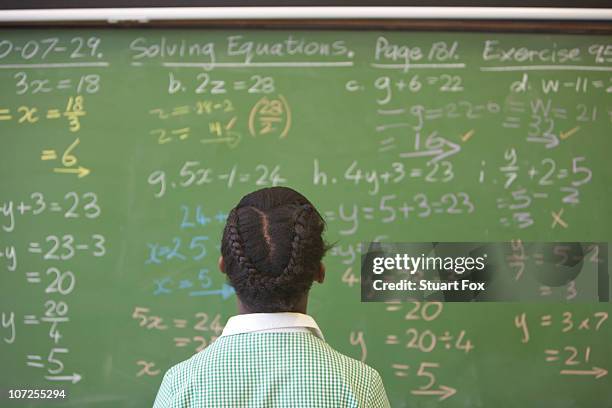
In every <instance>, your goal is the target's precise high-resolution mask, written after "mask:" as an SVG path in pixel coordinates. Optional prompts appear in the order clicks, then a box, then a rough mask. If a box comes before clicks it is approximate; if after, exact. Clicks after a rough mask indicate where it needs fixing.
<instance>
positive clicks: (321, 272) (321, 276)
mask: <svg viewBox="0 0 612 408" xmlns="http://www.w3.org/2000/svg"><path fill="white" fill-rule="evenodd" d="M314 280H315V281H317V282H319V283H323V281H324V280H325V264H324V263H323V262H321V264H320V265H319V271H318V273H317V274H316V275H315V279H314Z"/></svg>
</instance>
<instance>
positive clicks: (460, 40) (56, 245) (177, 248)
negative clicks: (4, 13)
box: [0, 28, 612, 408]
mask: <svg viewBox="0 0 612 408" xmlns="http://www.w3.org/2000/svg"><path fill="white" fill-rule="evenodd" d="M611 92H612V41H611V40H610V37H604V36H591V35H575V36H570V35H548V34H546V35H545V34H537V35H535V34H501V33H479V34H476V33H444V32H441V33H434V32H427V33H425V32H423V33H419V32H391V31H385V32H374V31H369V32H365V31H364V32H359V31H340V30H339V31H303V32H296V31H265V30H251V31H238V30H229V29H228V30H199V29H184V30H179V29H151V30H137V29H97V30H94V29H85V28H83V29H79V30H59V29H53V30H50V29H49V30H45V29H36V30H35V29H31V30H24V29H22V30H2V31H0V95H2V98H0V143H1V144H0V146H1V147H0V210H1V211H0V228H1V229H0V282H1V285H0V313H1V325H0V362H1V364H0V366H1V368H0V390H1V393H0V395H1V398H2V401H1V402H0V405H2V406H6V405H9V404H13V405H16V406H17V405H19V406H46V405H45V404H44V402H41V401H39V400H33V399H30V400H27V401H25V400H20V401H17V400H9V399H8V392H9V390H11V389H46V388H61V389H64V390H65V391H66V393H67V398H66V399H65V400H64V401H63V402H61V403H60V404H59V405H57V406H79V407H81V406H88V407H145V406H150V405H151V404H152V402H153V399H154V397H155V394H156V391H157V389H158V387H159V384H160V382H161V378H162V375H163V373H164V371H165V370H166V369H167V368H169V367H170V366H171V365H173V364H175V363H176V362H178V361H181V360H183V359H186V358H188V357H189V356H191V355H192V354H193V353H195V352H196V351H197V350H200V349H202V348H203V347H205V346H206V345H207V344H209V343H210V342H211V341H213V340H214V338H215V336H217V335H218V334H219V333H220V330H221V328H222V326H223V324H224V322H225V321H226V320H227V318H228V317H229V316H231V315H232V314H234V313H236V307H235V295H234V294H233V291H232V289H231V287H229V286H227V285H226V283H225V281H224V278H223V276H222V275H221V274H220V273H218V272H217V270H216V262H217V257H218V254H219V239H220V232H221V228H222V226H223V223H224V220H225V216H226V214H227V212H228V211H229V209H230V208H231V207H232V206H233V205H234V204H235V203H236V202H237V201H238V200H239V199H240V197H241V196H242V195H243V194H245V193H247V192H250V191H252V190H255V189H258V188H261V187H266V186H272V185H288V186H292V187H294V188H296V189H298V190H300V191H301V192H303V193H304V194H305V195H306V196H308V197H309V198H311V199H312V201H313V202H314V203H316V205H317V206H318V207H319V209H320V211H321V213H322V214H324V216H325V218H326V220H327V224H328V232H327V240H328V241H330V242H336V243H337V244H336V246H335V248H334V249H333V250H331V251H330V253H329V254H328V255H327V257H326V258H325V262H326V264H327V279H326V282H325V284H323V285H315V287H314V289H313V290H312V299H311V302H310V306H309V312H310V313H311V314H312V315H314V316H315V318H316V319H317V321H318V322H319V324H320V326H321V328H322V330H323V331H324V333H325V336H326V338H327V340H328V341H329V342H330V343H331V344H333V345H334V347H336V348H337V349H338V350H339V351H341V352H344V353H346V354H348V355H351V356H353V357H355V358H358V359H364V360H365V361H366V362H367V363H369V364H370V365H372V366H373V367H375V368H376V369H377V370H378V371H379V372H380V373H381V374H382V377H383V379H384V382H385V386H386V389H387V393H388V395H389V398H390V400H391V402H392V405H393V406H394V407H433V406H436V407H437V406H448V407H466V406H470V407H491V406H496V407H543V406H546V407H564V408H568V407H586V406H589V407H591V406H597V407H608V406H612V393H611V392H610V390H611V389H612V380H611V378H612V377H611V376H610V374H608V373H607V370H609V369H610V366H611V365H612V364H611V363H612V346H611V344H612V341H611V340H612V333H611V330H610V321H609V320H608V319H607V316H608V313H609V312H610V310H611V308H610V304H609V303H606V302H602V303H595V302H594V301H593V299H594V297H593V296H592V293H587V292H585V287H588V282H587V281H585V282H583V281H578V280H576V281H572V282H569V283H567V285H565V286H561V287H555V288H545V287H538V286H535V287H534V289H533V292H530V293H524V294H523V295H524V297H525V299H527V300H528V301H530V302H528V303H525V302H520V303H518V302H517V303H504V304H493V303H486V304H484V303H479V304H473V303H472V304H465V303H464V304H448V303H447V304H439V303H435V302H425V303H419V302H413V303H405V304H384V303H368V304H366V303H361V302H360V289H359V282H358V279H359V258H360V243H361V242H367V241H373V240H382V241H390V242H407V241H430V242H439V241H465V242H467V241H477V242H483V241H508V240H513V239H515V240H516V239H522V240H526V241H536V242H545V241H559V242H566V241H584V242H605V243H607V242H610V241H611V240H612V239H611V236H612V233H611V231H612V219H611V211H610V208H611V207H612V189H611V188H610V185H611V184H612V166H610V152H611V151H612V138H611V137H610V136H611V134H612V132H611V131H612V98H611V97H610V95H611ZM588 278H589V277H586V279H588ZM604 292H606V291H601V293H604ZM607 293H609V288H608V291H607Z"/></svg>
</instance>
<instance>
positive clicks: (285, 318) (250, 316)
mask: <svg viewBox="0 0 612 408" xmlns="http://www.w3.org/2000/svg"><path fill="white" fill-rule="evenodd" d="M254 332H258V333H261V332H311V333H312V334H314V335H315V336H317V337H319V338H320V339H321V340H325V339H324V338H323V333H322V332H321V329H319V326H318V325H317V323H316V322H315V321H314V319H313V318H312V317H310V316H308V315H306V314H302V313H293V312H282V313H247V314H241V315H236V316H232V317H230V318H229V320H228V321H227V324H226V325H225V328H224V329H223V333H221V337H222V336H231V335H234V334H241V333H254Z"/></svg>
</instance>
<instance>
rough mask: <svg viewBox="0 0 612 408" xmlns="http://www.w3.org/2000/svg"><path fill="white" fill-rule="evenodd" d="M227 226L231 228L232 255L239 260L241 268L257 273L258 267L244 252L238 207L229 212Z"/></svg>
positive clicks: (250, 272) (230, 244)
mask: <svg viewBox="0 0 612 408" xmlns="http://www.w3.org/2000/svg"><path fill="white" fill-rule="evenodd" d="M227 228H228V230H229V246H230V249H231V251H232V256H233V257H234V259H235V260H236V261H238V265H239V266H240V269H241V270H243V271H244V272H247V273H249V274H254V273H257V268H255V265H253V264H252V263H251V261H250V260H249V257H248V256H247V255H246V254H245V252H244V247H243V243H242V237H241V236H240V231H239V230H238V211H237V210H236V208H233V209H232V211H231V212H230V213H229V216H228V219H227Z"/></svg>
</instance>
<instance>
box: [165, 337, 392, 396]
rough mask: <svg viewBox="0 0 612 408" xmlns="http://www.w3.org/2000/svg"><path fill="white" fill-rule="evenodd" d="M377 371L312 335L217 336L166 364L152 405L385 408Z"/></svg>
mask: <svg viewBox="0 0 612 408" xmlns="http://www.w3.org/2000/svg"><path fill="white" fill-rule="evenodd" d="M388 406H389V401H388V399H387V395H386V394H385V390H384V387H383V384H382V381H381V379H380V375H379V374H378V373H377V372H376V370H374V369H373V368H371V367H369V366H367V365H366V364H364V363H362V362H360V361H358V360H355V359H352V358H350V357H347V356H345V355H343V354H341V353H339V352H337V351H336V350H334V349H333V348H331V347H330V346H329V345H328V344H327V343H326V342H325V341H323V340H322V339H320V338H318V337H317V336H315V335H314V334H311V333H305V332H264V333H261V332H260V333H257V332H255V333H241V334H234V335H230V336H221V337H219V338H218V339H217V340H216V341H215V342H213V343H212V344H211V345H210V346H208V347H207V348H206V349H204V350H202V351H200V352H199V353H197V354H195V355H194V356H192V357H191V358H190V359H188V360H185V361H183V362H181V363H179V364H177V365H175V366H174V367H172V368H170V369H169V370H168V372H166V375H165V376H164V379H163V381H162V384H161V387H160V389H159V392H158V394H157V398H156V399H155V404H154V408H179V407H180V408H184V407H228V408H240V407H292V408H293V407H308V408H319V407H321V408H322V407H388Z"/></svg>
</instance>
